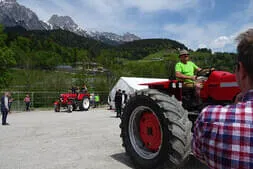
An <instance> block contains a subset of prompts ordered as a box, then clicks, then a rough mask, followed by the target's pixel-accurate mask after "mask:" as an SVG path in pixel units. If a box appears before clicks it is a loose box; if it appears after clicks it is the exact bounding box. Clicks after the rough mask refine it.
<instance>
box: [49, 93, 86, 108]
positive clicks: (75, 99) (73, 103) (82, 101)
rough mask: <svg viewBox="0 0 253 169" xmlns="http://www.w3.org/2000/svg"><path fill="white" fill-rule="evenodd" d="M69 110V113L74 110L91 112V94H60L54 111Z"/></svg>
mask: <svg viewBox="0 0 253 169" xmlns="http://www.w3.org/2000/svg"><path fill="white" fill-rule="evenodd" d="M61 107H63V108H65V109H67V111H68V112H69V113H71V112H72V111H73V110H77V109H79V110H85V111H87V110H89V107H90V94H89V93H86V92H85V93H64V94H60V98H59V100H57V101H55V102H54V111H55V112H59V111H60V108H61Z"/></svg>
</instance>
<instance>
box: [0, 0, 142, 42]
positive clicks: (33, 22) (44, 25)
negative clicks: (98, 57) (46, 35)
mask: <svg viewBox="0 0 253 169" xmlns="http://www.w3.org/2000/svg"><path fill="white" fill-rule="evenodd" d="M0 24H2V25H4V26H5V27H15V26H22V27H23V28H25V29H27V30H54V29H62V30H66V31H70V32H73V33H76V34H78V35H81V36H83V37H88V38H92V39H95V40H99V41H102V42H104V43H108V44H115V45H117V44H122V43H125V42H131V41H135V40H140V39H141V38H140V37H138V36H136V35H134V34H131V33H128V32H127V33H125V34H124V35H118V34H115V33H112V32H98V31H87V30H85V29H83V28H81V27H80V26H79V25H78V24H76V23H75V22H74V21H73V19H72V18H71V17H69V16H58V15H56V14H54V15H52V17H51V18H50V19H49V20H48V21H47V22H43V21H41V20H40V19H39V18H38V16H37V15H36V14H35V13H34V12H33V11H32V10H31V9H29V8H27V7H25V6H23V5H20V4H19V3H17V1H16V0H0Z"/></svg>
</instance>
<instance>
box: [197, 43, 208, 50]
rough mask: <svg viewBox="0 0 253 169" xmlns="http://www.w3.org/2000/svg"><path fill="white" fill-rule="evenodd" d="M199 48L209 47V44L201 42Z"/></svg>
mask: <svg viewBox="0 0 253 169" xmlns="http://www.w3.org/2000/svg"><path fill="white" fill-rule="evenodd" d="M198 48H200V49H201V48H207V45H206V44H199V46H198Z"/></svg>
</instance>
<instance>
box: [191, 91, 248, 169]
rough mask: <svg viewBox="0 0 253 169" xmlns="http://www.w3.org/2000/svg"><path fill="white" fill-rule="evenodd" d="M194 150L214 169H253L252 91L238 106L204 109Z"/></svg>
mask: <svg viewBox="0 0 253 169" xmlns="http://www.w3.org/2000/svg"><path fill="white" fill-rule="evenodd" d="M192 150H193V153H194V155H195V156H196V157H197V158H198V159H199V160H200V161H203V162H205V164H207V165H208V166H209V167H210V168H213V169H253V90H250V91H248V92H247V93H246V95H245V96H244V97H243V100H242V102H239V103H237V104H235V105H227V106H208V107H206V108H205V109H203V111H202V112H201V114H200V115H199V117H198V119H197V121H196V122H195V127H194V134H193V142H192Z"/></svg>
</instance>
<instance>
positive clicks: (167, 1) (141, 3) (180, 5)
mask: <svg viewBox="0 0 253 169" xmlns="http://www.w3.org/2000/svg"><path fill="white" fill-rule="evenodd" d="M124 4H125V5H126V6H128V7H133V8H138V9H139V10H141V11H143V12H152V11H158V10H170V11H177V10H181V9H185V8H192V7H195V6H196V5H197V4H198V0H177V1H175V0H124Z"/></svg>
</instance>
